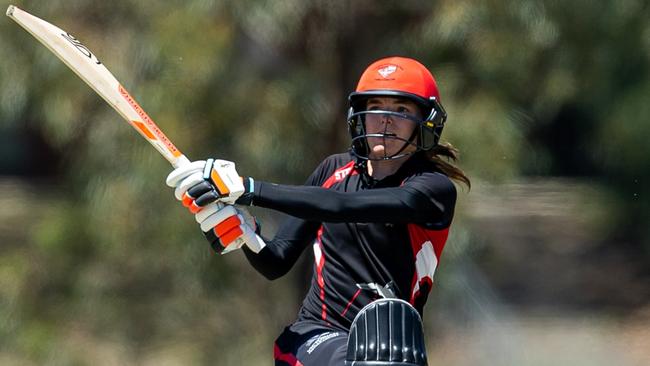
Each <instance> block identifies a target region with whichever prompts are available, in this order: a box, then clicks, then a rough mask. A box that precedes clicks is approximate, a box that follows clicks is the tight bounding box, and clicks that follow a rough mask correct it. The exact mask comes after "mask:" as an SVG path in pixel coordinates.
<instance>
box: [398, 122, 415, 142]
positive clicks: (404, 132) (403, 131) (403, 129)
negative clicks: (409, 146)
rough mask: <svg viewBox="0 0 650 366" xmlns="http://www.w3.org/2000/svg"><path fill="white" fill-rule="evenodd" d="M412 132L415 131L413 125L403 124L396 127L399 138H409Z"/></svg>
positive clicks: (409, 123)
mask: <svg viewBox="0 0 650 366" xmlns="http://www.w3.org/2000/svg"><path fill="white" fill-rule="evenodd" d="M413 130H415V124H414V123H411V122H410V121H409V122H404V123H402V124H400V125H399V126H398V130H397V131H396V133H397V135H399V136H400V137H403V138H405V139H407V138H409V137H411V134H412V133H413Z"/></svg>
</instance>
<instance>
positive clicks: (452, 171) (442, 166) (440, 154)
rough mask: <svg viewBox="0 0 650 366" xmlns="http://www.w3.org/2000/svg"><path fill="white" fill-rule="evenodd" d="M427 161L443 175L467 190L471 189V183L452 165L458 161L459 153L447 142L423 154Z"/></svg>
mask: <svg viewBox="0 0 650 366" xmlns="http://www.w3.org/2000/svg"><path fill="white" fill-rule="evenodd" d="M425 155H426V157H427V159H429V161H431V162H433V163H434V164H435V165H436V168H437V169H438V170H440V172H442V173H443V174H444V175H446V176H448V177H449V178H450V179H452V180H455V181H456V182H458V183H464V184H465V185H466V186H467V188H469V189H471V188H472V183H471V182H470V180H469V178H468V177H467V175H466V174H465V172H463V170H462V169H460V168H459V167H457V166H456V165H454V164H452V162H455V161H456V160H458V155H459V151H458V149H456V148H455V147H454V146H453V145H452V144H450V143H448V142H443V143H439V144H438V145H436V146H435V147H434V148H433V149H431V150H429V151H427V152H425Z"/></svg>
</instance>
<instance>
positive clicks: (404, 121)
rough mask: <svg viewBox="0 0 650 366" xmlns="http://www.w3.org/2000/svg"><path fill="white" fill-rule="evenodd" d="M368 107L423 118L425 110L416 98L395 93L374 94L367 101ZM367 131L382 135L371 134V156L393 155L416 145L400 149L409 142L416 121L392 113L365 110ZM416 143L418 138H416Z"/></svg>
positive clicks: (370, 109)
mask: <svg viewBox="0 0 650 366" xmlns="http://www.w3.org/2000/svg"><path fill="white" fill-rule="evenodd" d="M366 110H368V111H390V112H397V113H400V114H405V115H409V116H411V117H413V118H414V119H416V120H418V121H420V120H422V113H421V112H420V108H418V106H417V104H415V103H414V102H412V101H410V100H408V99H403V98H394V97H373V98H370V99H368V101H367V103H366ZM365 118H366V133H367V134H377V135H381V136H378V137H368V147H369V148H370V152H369V157H370V158H371V159H381V158H383V157H387V156H388V157H390V156H393V155H395V154H397V153H398V152H399V153H400V154H404V153H411V152H414V151H415V150H416V149H417V148H416V146H414V145H411V144H408V145H407V146H406V147H405V148H404V149H403V150H402V151H401V152H400V149H402V147H403V146H404V144H406V141H408V140H409V139H410V138H411V136H412V134H413V130H414V129H415V127H416V122H415V121H413V120H410V119H408V118H403V117H400V116H396V115H390V114H366V116H365ZM413 143H414V144H415V141H413Z"/></svg>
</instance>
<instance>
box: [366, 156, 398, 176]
mask: <svg viewBox="0 0 650 366" xmlns="http://www.w3.org/2000/svg"><path fill="white" fill-rule="evenodd" d="M407 158H408V156H404V157H401V158H398V159H391V160H368V175H370V176H371V177H373V178H375V179H377V180H382V179H384V178H386V177H387V176H389V175H393V174H395V173H396V172H397V170H399V168H400V167H401V166H402V164H404V162H406V160H407Z"/></svg>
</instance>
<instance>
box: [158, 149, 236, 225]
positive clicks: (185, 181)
mask: <svg viewBox="0 0 650 366" xmlns="http://www.w3.org/2000/svg"><path fill="white" fill-rule="evenodd" d="M166 183H167V185H168V186H170V187H172V188H175V190H174V195H175V196H176V199H178V200H179V201H181V202H183V206H185V207H187V208H188V209H189V210H190V212H192V213H194V214H196V213H197V212H199V211H201V209H202V208H203V207H204V206H207V205H208V204H210V203H212V202H216V201H219V202H223V203H228V204H233V203H235V201H236V200H237V199H238V198H239V197H240V196H241V195H242V194H243V193H244V184H243V183H242V178H241V177H240V176H239V174H237V171H236V170H235V163H233V162H231V161H227V160H214V159H208V160H205V161H204V160H199V161H195V162H192V163H190V164H187V165H184V166H181V167H179V168H176V169H175V170H173V171H172V172H171V173H169V175H168V176H167V181H166Z"/></svg>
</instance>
